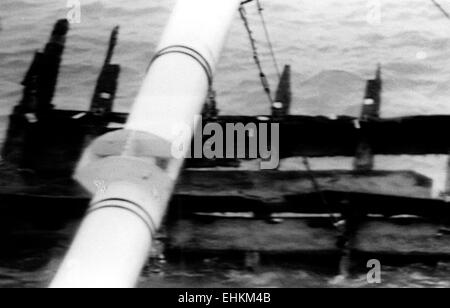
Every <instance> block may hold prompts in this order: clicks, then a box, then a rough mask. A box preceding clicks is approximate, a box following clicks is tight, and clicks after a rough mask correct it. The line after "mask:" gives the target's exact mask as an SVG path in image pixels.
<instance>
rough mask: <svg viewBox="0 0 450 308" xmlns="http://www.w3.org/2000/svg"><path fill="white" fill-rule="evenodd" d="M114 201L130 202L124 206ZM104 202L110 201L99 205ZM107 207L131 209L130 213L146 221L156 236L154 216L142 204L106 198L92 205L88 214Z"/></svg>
mask: <svg viewBox="0 0 450 308" xmlns="http://www.w3.org/2000/svg"><path fill="white" fill-rule="evenodd" d="M114 202H123V203H126V204H128V205H129V207H127V206H123V205H117V204H114ZM102 203H108V204H105V205H100V206H99V204H102ZM111 203H113V204H111ZM133 207H134V208H137V209H139V211H136V210H134V209H133ZM107 208H116V209H122V210H126V211H129V212H130V213H133V214H135V215H136V216H137V217H139V219H141V220H142V221H143V222H144V223H145V225H146V226H147V228H148V229H149V230H150V234H151V235H152V237H154V234H155V232H156V225H155V222H154V221H153V218H152V217H151V216H150V215H149V214H148V213H147V211H146V210H145V209H144V208H143V207H142V206H140V205H139V204H137V203H134V202H131V201H129V200H125V199H120V198H111V199H105V200H101V201H98V202H96V203H93V204H92V205H91V208H90V209H89V210H88V212H87V215H89V214H91V213H93V212H96V211H99V210H101V209H107ZM141 213H143V214H141ZM144 215H145V216H144Z"/></svg>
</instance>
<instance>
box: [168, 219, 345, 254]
mask: <svg viewBox="0 0 450 308" xmlns="http://www.w3.org/2000/svg"><path fill="white" fill-rule="evenodd" d="M167 232H168V249H171V250H182V251H184V252H190V251H194V252H207V251H214V252H227V251H247V252H262V253H270V254H285V253H324V252H327V253H336V252H338V249H337V241H338V237H339V233H338V232H337V230H336V229H335V228H334V227H333V226H332V224H331V223H330V220H327V219H321V220H319V221H316V222H315V224H310V222H309V221H308V220H285V221H283V222H282V223H279V224H270V223H268V222H266V221H260V220H251V219H238V218H236V219H214V218H210V219H206V218H205V220H202V219H193V220H187V219H185V220H179V221H176V222H174V223H173V224H171V225H169V226H168V227H167Z"/></svg>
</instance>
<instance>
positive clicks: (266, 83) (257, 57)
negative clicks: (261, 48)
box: [239, 0, 274, 106]
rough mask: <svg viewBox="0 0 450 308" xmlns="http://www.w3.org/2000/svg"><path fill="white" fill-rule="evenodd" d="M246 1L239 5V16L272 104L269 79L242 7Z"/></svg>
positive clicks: (265, 90) (262, 82)
mask: <svg viewBox="0 0 450 308" xmlns="http://www.w3.org/2000/svg"><path fill="white" fill-rule="evenodd" d="M248 2H251V0H250V1H245V2H243V3H241V6H240V7H239V14H240V16H241V19H242V21H243V23H244V27H245V30H247V34H248V37H249V39H250V45H251V48H252V52H253V59H254V60H255V64H256V67H257V68H258V71H259V77H260V79H261V84H262V86H263V89H264V92H265V93H266V95H267V98H268V99H269V101H270V105H271V106H272V105H273V104H274V100H273V98H272V91H271V89H270V85H269V81H268V80H267V77H266V74H265V73H264V70H263V68H262V64H261V60H260V59H259V53H258V48H257V47H256V40H255V38H254V37H253V31H252V29H251V28H250V23H249V22H248V18H247V12H246V10H245V7H244V4H245V3H248Z"/></svg>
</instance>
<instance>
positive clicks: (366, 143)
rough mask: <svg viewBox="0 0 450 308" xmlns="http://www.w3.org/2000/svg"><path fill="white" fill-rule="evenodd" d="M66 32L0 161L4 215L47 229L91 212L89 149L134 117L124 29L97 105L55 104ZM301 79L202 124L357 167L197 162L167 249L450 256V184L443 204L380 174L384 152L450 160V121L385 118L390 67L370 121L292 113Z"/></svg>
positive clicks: (211, 103)
mask: <svg viewBox="0 0 450 308" xmlns="http://www.w3.org/2000/svg"><path fill="white" fill-rule="evenodd" d="M67 31H68V24H67V22H66V21H59V22H58V23H57V24H56V26H55V29H54V31H53V33H52V37H51V39H50V41H49V43H48V44H47V47H46V49H45V50H44V52H42V53H38V54H37V55H36V58H35V60H34V62H33V64H32V66H31V68H30V71H29V72H28V73H27V76H26V78H25V81H24V82H23V85H24V96H23V100H22V101H21V102H20V103H19V105H18V106H16V107H15V109H14V112H13V113H12V114H11V116H10V118H9V129H8V133H7V136H6V141H5V143H4V146H3V151H2V157H3V161H2V164H1V166H0V172H1V174H2V175H3V176H2V179H1V180H0V204H1V205H0V207H1V208H2V210H4V211H5V212H7V213H10V214H11V213H17V214H18V215H19V213H20V215H21V217H23V218H24V219H39V220H40V221H45V222H48V223H55V220H65V219H69V218H73V217H80V216H82V215H83V213H84V211H85V210H86V208H87V206H88V203H89V199H90V196H89V195H88V193H87V192H86V191H85V190H84V189H83V188H82V187H80V186H79V185H78V184H77V183H76V182H75V181H73V180H72V179H71V176H72V173H73V170H74V168H75V166H76V164H77V162H78V160H79V158H80V155H81V153H82V150H83V149H84V148H85V147H86V146H87V145H88V144H89V143H90V142H91V141H92V140H93V139H94V138H96V137H98V136H100V135H102V134H104V133H106V132H110V131H113V130H116V129H118V128H120V127H121V126H122V125H123V124H124V123H125V121H126V119H127V114H124V113H116V112H113V102H114V98H115V95H116V91H117V85H118V78H119V74H120V66H119V65H115V64H111V60H112V57H113V51H114V46H115V45H116V42H117V35H118V28H115V29H114V31H113V33H112V35H111V41H110V46H109V48H108V52H107V57H106V60H105V63H104V66H103V68H102V70H101V74H100V77H99V79H98V82H97V86H96V89H95V93H94V95H93V99H92V103H91V108H90V110H88V111H77V110H58V109H56V108H54V106H53V105H52V104H51V98H52V97H53V93H54V90H55V88H56V81H57V76H58V68H59V64H60V62H61V57H62V53H63V50H64V42H65V35H66V33H67ZM49 68H51V69H49ZM290 76H291V68H290V67H289V66H286V67H285V70H284V72H283V74H282V77H281V79H280V82H279V87H278V90H277V94H276V98H275V100H274V101H275V104H274V106H271V108H272V114H271V115H264V116H226V115H219V114H218V111H217V108H216V101H215V98H214V97H210V98H209V100H208V104H207V107H206V108H205V112H204V115H203V116H204V118H203V124H204V125H206V124H207V123H209V122H214V123H218V124H220V125H223V126H224V125H226V124H227V123H243V124H248V123H279V124H280V149H279V151H280V157H281V158H293V157H319V158H320V157H335V156H345V157H354V160H355V168H354V170H327V171H312V172H306V171H295V170H290V171H281V170H269V171H268V170H261V171H251V170H243V169H242V168H234V167H237V166H239V165H240V163H241V161H238V160H226V159H223V160H213V161H211V160H208V161H205V160H204V159H197V160H196V159H192V160H188V161H187V162H186V168H185V171H184V173H183V174H182V177H181V180H180V181H179V183H178V185H177V188H176V191H175V193H174V196H173V199H172V202H171V207H170V212H169V214H168V216H167V219H166V225H165V228H164V229H163V232H162V234H163V235H164V236H163V237H164V240H165V243H166V249H167V251H171V252H180V253H183V254H189V253H193V254H198V253H205V254H208V253H214V254H217V253H224V254H226V253H230V252H242V253H244V254H245V253H247V254H248V253H261V254H267V255H301V254H303V255H337V256H340V255H342V254H344V251H345V250H347V251H351V252H354V253H361V254H371V255H399V256H433V257H448V256H450V229H449V226H450V204H449V203H448V202H447V201H448V192H450V177H449V181H448V183H447V191H446V193H444V195H443V198H442V199H432V196H431V189H432V185H433V182H432V180H431V179H429V178H427V177H425V176H423V175H420V174H417V173H415V172H412V171H409V170H405V171H383V170H374V169H373V165H374V158H375V155H448V153H449V149H450V139H448V138H442V137H441V135H442V133H443V132H445V131H447V132H448V131H449V130H450V116H447V115H434V116H412V117H398V118H390V119H384V118H381V117H380V110H381V95H382V93H381V92H382V76H381V68H378V70H377V73H376V78H375V79H374V80H369V81H368V84H367V88H366V93H365V96H364V104H363V109H362V112H361V116H360V117H358V118H354V117H349V116H341V117H338V118H333V119H330V118H327V117H322V116H317V117H313V116H304V115H291V114H290V113H289V110H290V106H291V103H292V102H291V100H292V95H291V82H290ZM312 132H314V133H312ZM243 160H245V159H243ZM217 167H226V168H217ZM448 170H450V165H449V167H448ZM311 177H313V178H314V180H315V181H316V184H317V185H318V187H319V188H320V189H319V190H318V189H317V187H315V186H314V185H313V183H312V182H311ZM445 196H447V197H446V198H445ZM61 201H63V202H61ZM61 204H64V206H63V207H62V206H61Z"/></svg>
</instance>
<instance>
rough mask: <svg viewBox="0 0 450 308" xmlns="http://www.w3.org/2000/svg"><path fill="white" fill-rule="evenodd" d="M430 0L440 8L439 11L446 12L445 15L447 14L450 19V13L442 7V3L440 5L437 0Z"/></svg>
mask: <svg viewBox="0 0 450 308" xmlns="http://www.w3.org/2000/svg"><path fill="white" fill-rule="evenodd" d="M430 1H431V2H432V3H433V4H434V6H435V7H437V8H438V10H439V11H441V13H442V14H444V16H445V17H446V18H447V19H448V20H450V13H449V12H447V11H446V10H445V9H444V8H443V7H442V5H440V4H439V3H438V2H437V1H436V0H430Z"/></svg>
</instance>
